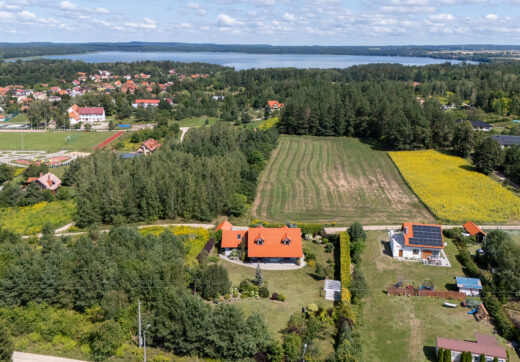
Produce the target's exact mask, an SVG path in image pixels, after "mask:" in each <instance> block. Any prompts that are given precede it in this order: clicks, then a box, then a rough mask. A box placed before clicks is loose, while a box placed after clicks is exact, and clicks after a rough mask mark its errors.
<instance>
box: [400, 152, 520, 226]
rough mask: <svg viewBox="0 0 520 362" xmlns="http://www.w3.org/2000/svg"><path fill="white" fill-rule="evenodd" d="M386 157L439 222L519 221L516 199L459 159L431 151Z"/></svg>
mask: <svg viewBox="0 0 520 362" xmlns="http://www.w3.org/2000/svg"><path fill="white" fill-rule="evenodd" d="M390 157H391V158H392V160H393V161H394V162H395V164H396V165H397V167H398V168H399V170H400V172H401V174H402V175H403V177H404V179H405V180H406V181H407V182H408V184H409V185H410V187H411V188H412V190H413V191H414V192H415V193H416V195H417V196H418V197H419V198H420V199H421V200H422V201H423V202H424V203H425V204H426V205H427V206H428V207H429V209H430V210H431V211H432V212H433V214H434V215H435V216H436V217H437V218H439V219H440V220H442V221H446V222H465V221H468V220H472V221H474V222H479V223H488V222H496V223H518V222H519V221H520V198H519V197H518V196H516V195H515V194H514V193H513V192H511V191H510V190H508V189H507V188H505V187H504V186H502V185H501V184H500V183H498V182H496V181H494V180H493V179H491V178H490V177H488V176H486V175H484V174H481V173H479V172H476V171H475V170H474V168H473V167H472V166H471V165H470V164H469V163H468V162H467V161H466V160H464V159H462V158H460V157H456V156H450V155H446V154H443V153H440V152H437V151H434V150H425V151H402V152H390Z"/></svg>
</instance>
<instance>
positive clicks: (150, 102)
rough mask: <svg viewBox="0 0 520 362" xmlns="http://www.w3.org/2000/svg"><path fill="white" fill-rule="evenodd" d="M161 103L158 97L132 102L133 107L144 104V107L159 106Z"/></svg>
mask: <svg viewBox="0 0 520 362" xmlns="http://www.w3.org/2000/svg"><path fill="white" fill-rule="evenodd" d="M158 105H159V100H158V99H136V100H135V102H134V103H132V107H134V108H137V107H139V106H142V107H144V108H148V107H157V106H158Z"/></svg>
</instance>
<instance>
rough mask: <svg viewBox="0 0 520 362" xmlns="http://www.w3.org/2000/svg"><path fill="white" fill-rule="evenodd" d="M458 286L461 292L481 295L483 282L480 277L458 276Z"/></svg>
mask: <svg viewBox="0 0 520 362" xmlns="http://www.w3.org/2000/svg"><path fill="white" fill-rule="evenodd" d="M455 280H456V281H457V288H459V292H461V293H464V294H466V295H469V296H479V295H480V291H481V290H482V283H481V282H480V279H478V278H466V277H456V278H455Z"/></svg>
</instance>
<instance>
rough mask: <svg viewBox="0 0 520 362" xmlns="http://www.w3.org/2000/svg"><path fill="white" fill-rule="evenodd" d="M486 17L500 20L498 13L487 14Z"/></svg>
mask: <svg viewBox="0 0 520 362" xmlns="http://www.w3.org/2000/svg"><path fill="white" fill-rule="evenodd" d="M486 19H488V20H493V21H494V20H498V15H496V14H488V15H486Z"/></svg>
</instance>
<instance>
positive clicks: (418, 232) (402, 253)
mask: <svg viewBox="0 0 520 362" xmlns="http://www.w3.org/2000/svg"><path fill="white" fill-rule="evenodd" d="M388 235H389V237H390V248H391V250H392V256H393V257H394V258H398V259H417V260H421V259H423V260H436V259H437V260H438V259H440V258H441V251H442V249H444V239H443V236H442V228H441V226H440V225H428V224H414V223H409V222H405V223H404V224H403V228H402V230H401V232H399V233H397V232H394V231H393V230H390V232H389V233H388Z"/></svg>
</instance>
